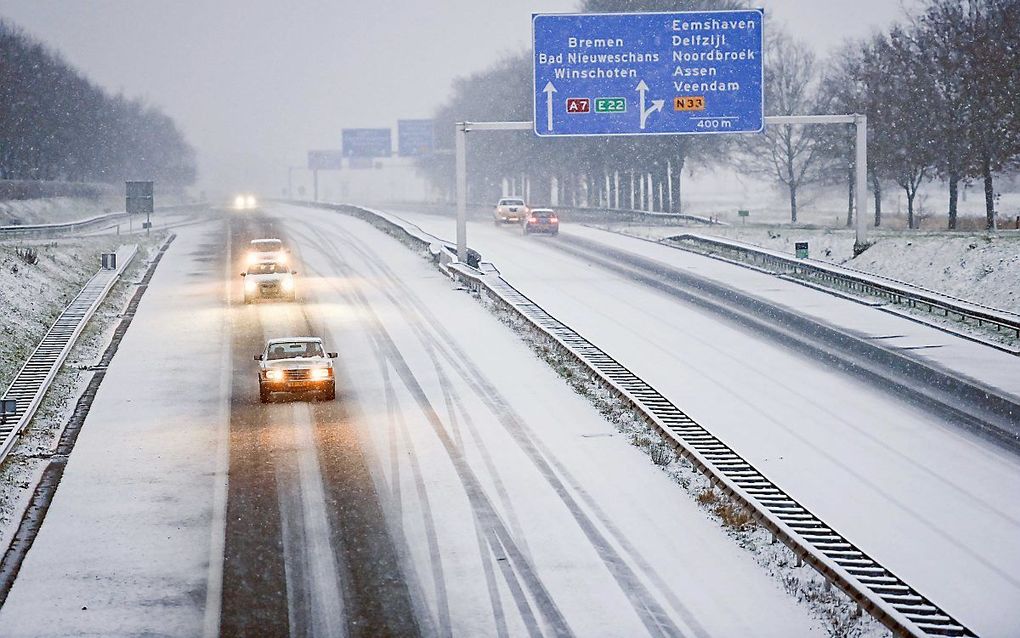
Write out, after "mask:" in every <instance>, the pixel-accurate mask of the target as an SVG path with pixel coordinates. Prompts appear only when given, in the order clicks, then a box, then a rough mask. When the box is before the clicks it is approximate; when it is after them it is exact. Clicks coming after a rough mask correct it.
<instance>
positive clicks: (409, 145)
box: [397, 120, 436, 157]
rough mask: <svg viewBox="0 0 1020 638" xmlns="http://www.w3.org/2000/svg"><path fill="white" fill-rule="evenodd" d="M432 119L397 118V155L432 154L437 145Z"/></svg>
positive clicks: (415, 155) (416, 155)
mask: <svg viewBox="0 0 1020 638" xmlns="http://www.w3.org/2000/svg"><path fill="white" fill-rule="evenodd" d="M435 140H436V138H435V126H434V124H433V122H432V120H397V155H400V156H401V157H418V156H421V155H431V154H432V151H433V150H435V147H436V141H435Z"/></svg>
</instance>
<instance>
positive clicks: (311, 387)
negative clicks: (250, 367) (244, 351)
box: [255, 337, 337, 403]
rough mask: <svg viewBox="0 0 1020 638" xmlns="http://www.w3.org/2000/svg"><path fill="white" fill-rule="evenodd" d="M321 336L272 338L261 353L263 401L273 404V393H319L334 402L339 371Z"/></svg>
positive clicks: (334, 355)
mask: <svg viewBox="0 0 1020 638" xmlns="http://www.w3.org/2000/svg"><path fill="white" fill-rule="evenodd" d="M336 357H337V353H335V352H326V351H325V349H324V348H323V345H322V339H321V338H319V337H283V338H279V339H270V340H269V341H267V342H266V347H265V348H264V349H263V351H262V352H261V353H260V354H257V355H255V361H258V362H259V370H258V376H259V401H260V402H262V403H269V402H270V401H271V400H272V398H273V394H274V393H277V392H286V393H289V394H301V395H304V394H316V395H318V396H319V398H321V399H323V400H326V401H332V400H333V399H335V398H336V374H335V372H334V370H333V359H336Z"/></svg>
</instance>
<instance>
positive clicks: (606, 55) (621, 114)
mask: <svg viewBox="0 0 1020 638" xmlns="http://www.w3.org/2000/svg"><path fill="white" fill-rule="evenodd" d="M763 15H764V14H763V12H762V10H760V9H754V10H739V11H681V12H670V13H603V14H534V15H533V16H532V36H533V40H534V56H535V57H534V71H535V75H534V81H535V84H534V96H535V108H534V121H535V133H537V134H538V135H552V136H555V135H642V134H644V135H668V134H677V133H737V132H757V131H761V130H762V127H763V126H764V123H765V120H764V117H763V101H762V83H763V66H762V22H763ZM592 106H594V108H591V107H592Z"/></svg>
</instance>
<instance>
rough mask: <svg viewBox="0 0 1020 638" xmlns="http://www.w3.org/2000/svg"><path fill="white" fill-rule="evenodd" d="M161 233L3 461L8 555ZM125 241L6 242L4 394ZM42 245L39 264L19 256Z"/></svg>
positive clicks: (1, 350)
mask: <svg viewBox="0 0 1020 638" xmlns="http://www.w3.org/2000/svg"><path fill="white" fill-rule="evenodd" d="M159 240H160V237H158V236H155V235H154V236H153V237H152V239H151V240H150V241H149V242H148V243H146V244H144V245H140V246H139V252H138V254H137V255H136V256H135V259H134V260H133V262H132V264H131V265H130V266H129V267H128V269H127V271H126V272H125V273H124V275H122V277H121V279H120V281H119V282H117V284H116V285H115V286H114V288H113V290H112V291H111V292H110V294H109V295H108V296H107V298H106V300H105V301H104V302H103V303H102V304H101V305H100V307H99V309H98V310H97V311H96V314H95V315H94V316H93V318H92V320H91V321H90V322H89V324H88V325H87V326H86V328H85V330H84V331H83V332H82V335H81V337H80V338H79V340H78V343H77V344H76V345H75V346H74V348H73V349H72V350H71V353H70V354H69V356H68V358H67V361H66V363H65V365H64V366H63V368H62V369H61V371H60V372H59V373H58V374H57V376H56V378H55V379H54V381H53V383H52V385H51V386H50V389H49V391H48V392H47V395H46V398H45V399H44V400H43V402H42V404H41V405H40V407H39V410H38V412H37V413H36V415H35V417H34V418H33V420H32V422H31V424H30V425H29V428H28V430H27V431H26V432H25V434H24V436H23V437H22V438H21V439H20V440H19V441H18V443H17V444H16V445H15V447H14V449H13V450H12V452H11V454H10V456H9V457H8V458H7V459H6V460H5V461H4V463H3V465H2V466H0V552H2V551H3V550H4V549H5V548H6V547H7V545H8V544H9V543H10V538H11V535H12V534H13V533H14V531H15V530H16V529H17V525H18V523H19V521H20V518H21V512H22V511H23V510H24V508H25V505H26V504H27V502H28V498H29V497H30V496H31V493H32V489H33V488H34V486H35V483H36V482H37V480H38V476H39V473H40V472H41V470H42V468H43V467H45V464H46V462H45V459H44V458H43V457H44V456H46V455H48V454H50V453H52V450H53V449H54V448H55V446H56V444H57V441H58V439H59V438H60V433H61V431H62V430H63V427H64V424H65V423H66V421H67V417H68V413H69V411H70V410H72V409H73V407H74V404H75V402H76V401H77V399H78V396H79V395H80V394H81V392H82V390H83V389H84V387H85V385H86V383H87V382H88V379H89V378H90V376H91V373H90V372H88V371H87V370H86V369H85V368H87V367H88V366H89V365H90V364H91V363H92V362H93V361H94V360H95V359H96V358H97V357H98V356H99V355H100V354H101V352H102V348H103V344H105V343H106V342H107V341H108V340H109V338H110V336H111V333H112V330H113V327H114V325H115V321H114V319H115V318H116V316H117V314H118V313H119V312H120V311H121V309H122V308H123V307H124V305H125V304H126V303H127V300H128V298H129V296H130V293H131V292H132V290H133V286H132V284H131V282H132V281H134V280H135V279H137V276H138V269H140V268H144V262H145V260H146V255H147V254H148V253H149V252H151V250H152V246H154V245H158V243H157V242H158V241H159ZM121 243H123V239H122V238H118V237H116V236H106V237H102V236H100V237H88V238H75V239H67V240H61V241H57V242H0V308H3V313H2V314H0V333H2V334H4V335H5V339H3V340H0V393H2V391H3V390H6V389H7V387H8V385H9V384H10V383H11V381H12V380H13V378H14V376H15V374H17V372H18V370H19V369H20V368H21V366H22V364H24V362H25V360H26V359H27V358H28V356H29V355H30V354H31V352H32V350H33V349H34V348H35V346H36V344H38V343H39V340H40V339H42V337H43V335H45V334H46V331H47V330H48V329H49V327H50V325H51V324H52V323H53V321H54V320H55V319H56V318H57V317H58V316H59V315H60V312H61V311H62V310H63V309H64V307H65V306H66V305H67V304H68V302H70V301H71V299H73V298H74V296H75V295H76V294H78V292H79V291H80V290H81V288H82V286H84V285H85V283H86V282H87V281H88V280H89V279H90V278H91V277H92V275H94V274H95V272H96V271H97V270H98V269H99V267H100V254H101V253H103V252H113V251H115V250H116V249H117V247H118V246H119V245H120V244H121ZM29 248H30V249H34V250H35V251H36V253H35V254H36V256H37V258H38V262H37V263H35V264H31V263H28V262H29V261H31V258H30V257H28V256H27V255H28V254H30V253H24V252H23V254H25V255H26V257H24V258H23V257H21V256H19V255H18V251H24V250H25V249H29Z"/></svg>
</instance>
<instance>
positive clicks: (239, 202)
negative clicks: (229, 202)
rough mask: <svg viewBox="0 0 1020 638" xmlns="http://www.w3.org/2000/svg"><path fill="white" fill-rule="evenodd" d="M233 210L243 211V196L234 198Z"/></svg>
mask: <svg viewBox="0 0 1020 638" xmlns="http://www.w3.org/2000/svg"><path fill="white" fill-rule="evenodd" d="M234 208H236V209H237V210H244V195H238V196H237V197H235V198H234Z"/></svg>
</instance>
